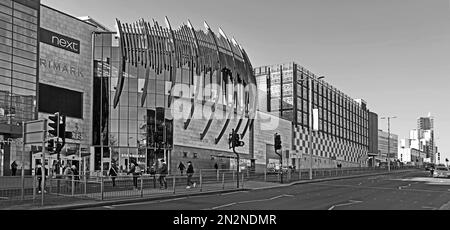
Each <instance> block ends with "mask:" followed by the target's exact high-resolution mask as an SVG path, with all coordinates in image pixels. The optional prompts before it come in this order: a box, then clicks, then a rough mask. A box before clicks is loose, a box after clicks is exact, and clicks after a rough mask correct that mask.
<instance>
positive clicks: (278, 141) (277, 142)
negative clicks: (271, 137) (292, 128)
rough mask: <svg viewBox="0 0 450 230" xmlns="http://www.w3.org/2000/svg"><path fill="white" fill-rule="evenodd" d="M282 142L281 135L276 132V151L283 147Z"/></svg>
mask: <svg viewBox="0 0 450 230" xmlns="http://www.w3.org/2000/svg"><path fill="white" fill-rule="evenodd" d="M281 143H282V142H281V135H279V134H278V133H277V134H275V151H277V150H281V149H282V146H281Z"/></svg>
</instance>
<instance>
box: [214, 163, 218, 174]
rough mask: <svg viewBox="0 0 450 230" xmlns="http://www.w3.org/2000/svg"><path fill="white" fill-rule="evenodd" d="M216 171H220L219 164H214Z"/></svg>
mask: <svg viewBox="0 0 450 230" xmlns="http://www.w3.org/2000/svg"><path fill="white" fill-rule="evenodd" d="M214 169H216V172H218V171H219V165H218V164H217V162H216V164H214Z"/></svg>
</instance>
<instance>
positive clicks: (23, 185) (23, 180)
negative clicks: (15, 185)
mask: <svg viewBox="0 0 450 230" xmlns="http://www.w3.org/2000/svg"><path fill="white" fill-rule="evenodd" d="M21 193H22V194H21V196H22V201H23V200H25V175H23V174H22V189H21Z"/></svg>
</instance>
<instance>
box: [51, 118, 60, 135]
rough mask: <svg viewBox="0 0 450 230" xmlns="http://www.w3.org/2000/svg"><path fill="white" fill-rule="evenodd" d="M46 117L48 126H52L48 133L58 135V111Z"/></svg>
mask: <svg viewBox="0 0 450 230" xmlns="http://www.w3.org/2000/svg"><path fill="white" fill-rule="evenodd" d="M48 119H49V120H50V122H49V124H48V126H50V128H52V129H50V130H49V131H48V133H49V134H51V135H52V136H54V137H58V136H59V123H60V116H59V113H55V114H54V115H53V116H49V117H48Z"/></svg>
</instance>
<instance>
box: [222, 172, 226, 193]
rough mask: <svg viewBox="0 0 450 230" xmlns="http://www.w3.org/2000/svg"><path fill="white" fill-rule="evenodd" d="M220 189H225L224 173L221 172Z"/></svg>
mask: <svg viewBox="0 0 450 230" xmlns="http://www.w3.org/2000/svg"><path fill="white" fill-rule="evenodd" d="M222 189H223V190H225V173H223V174H222Z"/></svg>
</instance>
